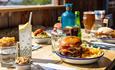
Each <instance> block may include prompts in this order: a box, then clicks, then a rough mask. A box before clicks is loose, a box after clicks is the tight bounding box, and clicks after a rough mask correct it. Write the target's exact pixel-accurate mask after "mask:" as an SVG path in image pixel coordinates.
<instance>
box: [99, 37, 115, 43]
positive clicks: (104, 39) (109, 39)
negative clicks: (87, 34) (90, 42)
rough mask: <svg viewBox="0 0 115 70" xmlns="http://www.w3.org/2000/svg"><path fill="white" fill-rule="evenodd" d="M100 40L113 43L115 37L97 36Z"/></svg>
mask: <svg viewBox="0 0 115 70" xmlns="http://www.w3.org/2000/svg"><path fill="white" fill-rule="evenodd" d="M99 39H100V40H101V41H102V42H105V43H115V38H105V37H104V38H99Z"/></svg>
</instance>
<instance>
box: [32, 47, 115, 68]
mask: <svg viewBox="0 0 115 70" xmlns="http://www.w3.org/2000/svg"><path fill="white" fill-rule="evenodd" d="M32 55H33V56H32V57H33V58H34V59H37V60H38V62H42V61H43V62H46V63H56V64H60V65H64V66H69V67H73V68H76V70H77V69H78V70H104V69H105V68H106V66H108V64H110V62H111V61H112V60H113V59H115V51H112V50H111V51H110V50H105V53H104V56H103V57H102V58H101V59H100V60H99V61H98V62H97V63H93V64H89V65H73V64H68V63H65V62H62V61H61V59H60V58H59V57H58V56H57V55H55V54H54V53H52V50H51V46H50V45H48V46H44V47H43V48H41V49H38V50H36V51H33V53H32Z"/></svg>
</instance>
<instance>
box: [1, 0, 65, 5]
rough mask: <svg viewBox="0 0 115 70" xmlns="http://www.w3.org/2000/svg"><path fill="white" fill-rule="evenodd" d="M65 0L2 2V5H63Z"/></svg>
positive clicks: (8, 0)
mask: <svg viewBox="0 0 115 70" xmlns="http://www.w3.org/2000/svg"><path fill="white" fill-rule="evenodd" d="M63 3H64V0H0V5H51V4H53V5H62V4H63Z"/></svg>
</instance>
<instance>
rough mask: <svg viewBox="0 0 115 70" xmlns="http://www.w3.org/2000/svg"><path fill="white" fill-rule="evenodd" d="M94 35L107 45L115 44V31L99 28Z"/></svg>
mask: <svg viewBox="0 0 115 70" xmlns="http://www.w3.org/2000/svg"><path fill="white" fill-rule="evenodd" d="M94 35H95V36H96V38H98V39H99V40H101V41H102V42H106V43H115V30H113V29H111V28H108V27H101V28H99V29H98V30H97V31H96V32H95V33H94Z"/></svg>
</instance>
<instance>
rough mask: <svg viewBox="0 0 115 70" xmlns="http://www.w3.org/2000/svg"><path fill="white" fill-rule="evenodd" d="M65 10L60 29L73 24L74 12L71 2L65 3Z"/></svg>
mask: <svg viewBox="0 0 115 70" xmlns="http://www.w3.org/2000/svg"><path fill="white" fill-rule="evenodd" d="M65 6H66V11H65V12H64V13H63V14H62V16H61V17H62V19H61V23H62V29H64V28H65V27H68V26H69V27H73V26H75V14H74V13H73V12H72V4H71V3H66V4H65Z"/></svg>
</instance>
